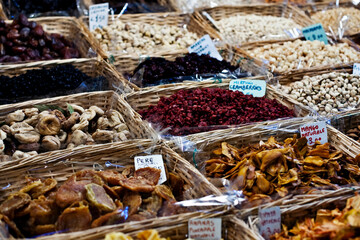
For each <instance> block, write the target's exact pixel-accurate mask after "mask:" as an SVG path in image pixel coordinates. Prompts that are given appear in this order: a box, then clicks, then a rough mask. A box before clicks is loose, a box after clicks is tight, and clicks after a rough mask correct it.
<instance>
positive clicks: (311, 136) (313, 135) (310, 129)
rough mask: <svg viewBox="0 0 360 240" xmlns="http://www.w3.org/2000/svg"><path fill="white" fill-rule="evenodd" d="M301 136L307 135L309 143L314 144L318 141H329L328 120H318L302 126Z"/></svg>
mask: <svg viewBox="0 0 360 240" xmlns="http://www.w3.org/2000/svg"><path fill="white" fill-rule="evenodd" d="M300 134H301V137H306V139H307V140H308V144H309V145H314V144H315V142H316V141H320V143H321V144H324V143H327V142H328V136H327V128H326V122H324V121H322V122H316V123H309V124H305V125H303V126H301V127H300Z"/></svg>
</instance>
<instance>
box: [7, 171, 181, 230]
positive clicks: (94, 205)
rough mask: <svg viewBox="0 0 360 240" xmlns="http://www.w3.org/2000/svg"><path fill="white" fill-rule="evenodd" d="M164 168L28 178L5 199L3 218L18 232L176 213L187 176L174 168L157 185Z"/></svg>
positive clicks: (74, 227) (79, 227)
mask: <svg viewBox="0 0 360 240" xmlns="http://www.w3.org/2000/svg"><path fill="white" fill-rule="evenodd" d="M160 172H161V171H160V170H158V169H155V168H149V167H148V168H142V169H138V170H136V171H135V169H134V166H127V167H126V168H125V169H124V170H123V171H122V172H118V171H115V170H106V171H101V172H96V171H93V170H83V171H80V172H77V173H75V174H73V175H72V176H70V177H69V178H68V179H67V180H66V181H65V182H64V183H63V184H61V185H58V184H57V181H56V180H55V179H53V178H48V179H33V178H27V185H26V186H25V187H24V188H22V189H21V190H20V191H19V192H17V193H13V194H11V195H10V196H9V197H8V198H7V200H5V201H4V202H3V203H2V204H1V205H0V220H3V221H4V222H5V223H7V224H8V225H9V228H10V230H11V232H12V233H13V234H14V235H15V236H17V237H24V236H28V237H29V236H36V235H40V234H45V233H53V232H55V231H61V232H64V231H65V232H73V231H80V230H85V229H89V228H95V227H100V226H104V225H112V224H119V223H124V222H127V221H140V220H145V219H150V218H155V217H160V216H170V215H174V214H177V213H180V212H182V211H183V209H180V208H179V207H177V206H175V205H174V203H175V202H176V198H181V197H182V194H183V187H184V182H183V181H182V180H181V179H180V177H179V176H177V175H176V174H174V173H170V174H171V176H170V177H169V179H170V180H169V181H168V185H156V184H157V182H158V180H159V178H160Z"/></svg>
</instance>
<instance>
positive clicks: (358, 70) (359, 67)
mask: <svg viewBox="0 0 360 240" xmlns="http://www.w3.org/2000/svg"><path fill="white" fill-rule="evenodd" d="M353 75H356V76H360V63H354V66H353Z"/></svg>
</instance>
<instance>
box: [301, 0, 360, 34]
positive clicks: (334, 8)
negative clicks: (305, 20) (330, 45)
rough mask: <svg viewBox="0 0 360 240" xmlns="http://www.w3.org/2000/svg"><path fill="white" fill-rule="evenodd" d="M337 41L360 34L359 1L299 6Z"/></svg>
mask: <svg viewBox="0 0 360 240" xmlns="http://www.w3.org/2000/svg"><path fill="white" fill-rule="evenodd" d="M299 7H300V8H301V9H302V10H304V11H305V13H306V14H307V15H308V16H310V17H311V18H312V19H313V20H314V21H315V22H317V23H321V24H322V25H323V27H324V30H325V31H326V32H327V33H328V34H329V35H330V36H331V37H333V38H334V39H335V40H339V39H342V38H344V36H348V35H354V34H357V33H359V32H360V28H359V27H358V21H359V19H360V18H359V14H360V5H359V1H331V2H330V1H329V2H325V3H311V4H305V5H300V6H299Z"/></svg>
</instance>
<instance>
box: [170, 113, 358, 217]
mask: <svg viewBox="0 0 360 240" xmlns="http://www.w3.org/2000/svg"><path fill="white" fill-rule="evenodd" d="M314 121H315V120H314V119H313V118H297V119H291V120H288V121H282V122H278V123H275V124H272V125H268V126H266V125H263V124H259V125H257V126H244V127H240V128H231V129H224V130H218V131H216V132H215V131H213V132H210V133H199V134H196V135H189V136H186V137H185V139H183V140H181V141H176V139H175V140H172V141H168V142H167V144H168V146H169V147H171V148H172V149H174V150H175V151H176V152H178V153H179V154H180V155H181V156H182V157H183V158H185V159H186V160H187V161H189V162H191V163H193V164H196V166H197V168H198V169H200V170H202V171H204V170H205V168H204V161H205V160H208V159H210V154H211V153H212V151H213V150H214V149H216V148H218V147H219V146H220V145H221V143H222V142H227V143H229V144H232V145H233V146H235V147H237V146H241V145H246V144H256V143H259V141H261V140H262V141H266V140H267V139H268V138H269V137H270V136H273V137H275V138H276V140H279V141H283V140H284V139H286V138H288V137H292V136H293V134H294V133H295V131H296V130H298V129H299V128H300V126H302V125H303V124H306V123H310V122H314ZM327 131H328V142H329V143H330V144H331V145H332V146H334V147H335V148H336V149H338V150H340V151H342V152H343V153H345V154H346V155H348V156H350V157H356V156H357V155H358V154H359V153H360V145H359V144H355V143H354V142H353V141H351V140H350V139H349V138H348V137H347V136H345V135H344V134H342V133H341V132H339V131H338V130H336V129H335V128H333V127H332V126H330V125H327ZM330 193H331V194H333V193H334V191H332V190H321V191H317V192H314V193H312V194H306V195H291V194H289V195H287V196H285V197H284V198H280V199H278V200H275V201H273V202H271V203H269V204H268V206H291V205H300V204H303V203H307V202H309V201H312V200H314V199H315V200H316V199H318V198H321V197H323V196H324V195H326V194H330ZM339 195H340V196H341V194H339ZM257 213H258V207H257V206H254V207H250V206H249V208H242V209H241V210H240V211H239V212H238V214H237V216H238V217H239V218H241V219H246V218H247V217H248V216H250V215H254V214H257Z"/></svg>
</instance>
